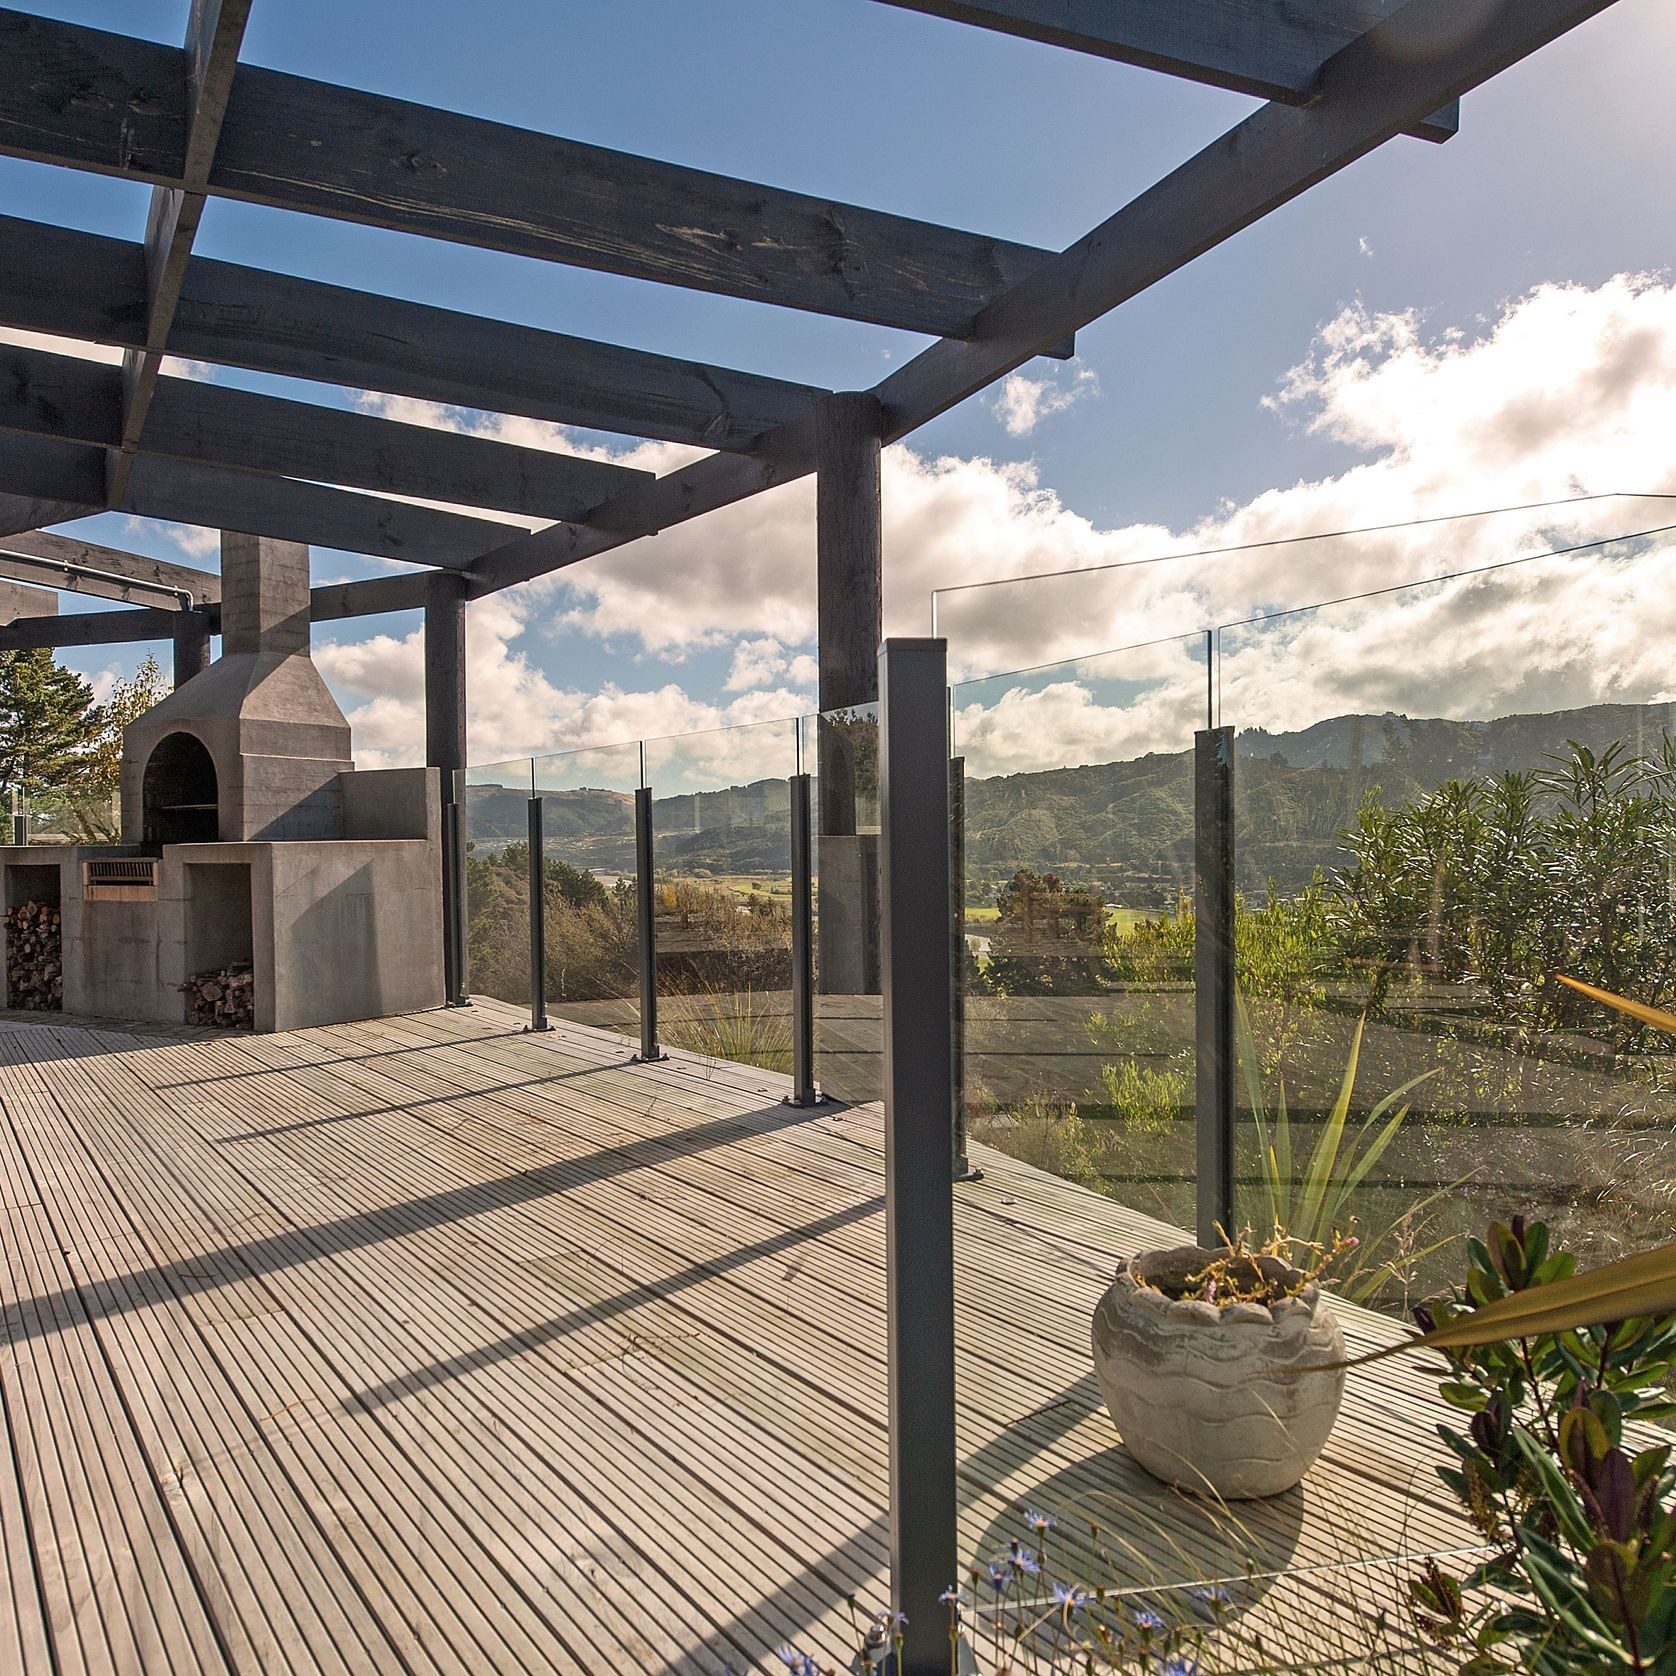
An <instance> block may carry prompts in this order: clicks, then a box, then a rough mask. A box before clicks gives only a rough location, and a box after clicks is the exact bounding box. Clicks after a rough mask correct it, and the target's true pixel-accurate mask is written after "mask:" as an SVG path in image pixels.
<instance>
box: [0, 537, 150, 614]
mask: <svg viewBox="0 0 1676 1676" xmlns="http://www.w3.org/2000/svg"><path fill="white" fill-rule="evenodd" d="M13 539H15V538H14V537H11V536H0V577H5V578H6V580H7V587H8V594H7V597H8V598H19V597H21V598H24V599H29V600H34V599H36V598H39V599H41V600H43V601H45V602H46V604H45V605H43V606H42V607H41V609H43V610H44V609H49V608H50V609H52V610H57V608H58V595H59V593H60V592H63V593H70V594H86V595H88V596H89V597H91V598H93V599H115V600H120V601H121V602H122V603H123V604H124V605H160V606H162V607H163V608H164V609H165V610H179V608H180V601H179V600H178V599H174V600H171V599H170V598H169V596H168V595H166V594H160V593H158V592H157V591H156V590H155V589H153V588H148V587H147V586H146V585H145V584H144V583H141V582H130V581H127V580H126V579H118V580H111V581H107V580H106V579H105V578H104V577H100V576H83V575H81V574H79V573H75V572H71V571H67V570H64V569H62V568H60V567H59V566H57V565H52V564H45V563H43V562H42V561H41V560H39V559H26V558H13V557H12V555H11V554H10V553H7V552H5V551H4V550H3V549H4V546H5V543H6V542H8V541H11V540H13ZM13 584H28V586H27V587H23V586H13ZM21 615H25V616H34V615H37V613H36V612H35V611H33V610H31V611H27V612H23V613H21Z"/></svg>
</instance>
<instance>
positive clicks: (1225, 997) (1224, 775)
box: [1193, 727, 1236, 1246]
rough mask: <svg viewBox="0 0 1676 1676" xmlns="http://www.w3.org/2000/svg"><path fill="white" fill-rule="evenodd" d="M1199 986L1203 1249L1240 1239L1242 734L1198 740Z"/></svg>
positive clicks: (1207, 734)
mask: <svg viewBox="0 0 1676 1676" xmlns="http://www.w3.org/2000/svg"><path fill="white" fill-rule="evenodd" d="M1193 982H1194V991H1195V994H1194V1006H1195V1021H1194V1038H1195V1050H1196V1058H1197V1061H1198V1068H1197V1076H1196V1081H1195V1090H1194V1092H1195V1095H1196V1105H1197V1112H1198V1194H1197V1209H1198V1214H1197V1220H1198V1237H1199V1243H1200V1245H1207V1246H1208V1245H1216V1244H1220V1243H1221V1240H1222V1238H1223V1237H1224V1235H1226V1236H1229V1237H1231V1236H1232V1235H1233V1234H1234V1233H1235V1231H1236V1230H1235V1224H1234V1217H1235V1205H1234V1070H1235V1066H1234V730H1233V729H1232V728H1231V727H1216V728H1205V729H1203V730H1201V731H1200V732H1199V733H1197V734H1195V735H1194V738H1193Z"/></svg>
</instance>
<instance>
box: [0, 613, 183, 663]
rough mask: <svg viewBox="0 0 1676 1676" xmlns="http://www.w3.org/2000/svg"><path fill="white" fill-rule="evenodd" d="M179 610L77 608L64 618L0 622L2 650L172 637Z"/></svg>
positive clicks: (118, 642) (116, 644)
mask: <svg viewBox="0 0 1676 1676" xmlns="http://www.w3.org/2000/svg"><path fill="white" fill-rule="evenodd" d="M179 617H180V613H179V612H178V611H170V610H165V609H164V608H163V607H162V606H157V605H146V606H140V607H137V608H135V609H133V610H128V611H77V612H74V613H72V614H68V615H65V616H62V617H18V618H15V619H14V620H13V621H12V622H9V623H0V651H7V652H22V651H38V650H39V649H41V648H42V647H47V646H127V645H132V644H134V643H135V642H136V641H142V640H172V639H173V638H174V632H175V624H176V622H177V621H178V619H179Z"/></svg>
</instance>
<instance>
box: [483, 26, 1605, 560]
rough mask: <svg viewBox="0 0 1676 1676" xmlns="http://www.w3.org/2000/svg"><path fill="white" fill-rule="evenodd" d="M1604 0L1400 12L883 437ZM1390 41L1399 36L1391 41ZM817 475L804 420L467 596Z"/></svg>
mask: <svg viewBox="0 0 1676 1676" xmlns="http://www.w3.org/2000/svg"><path fill="white" fill-rule="evenodd" d="M1610 4H1612V0H1490V3H1489V5H1488V6H1487V9H1486V10H1485V11H1484V13H1483V14H1482V17H1481V19H1480V25H1479V28H1478V29H1477V31H1476V32H1475V33H1474V34H1473V35H1471V36H1470V37H1469V38H1467V39H1465V40H1463V41H1457V43H1456V44H1455V45H1454V47H1453V48H1452V49H1451V50H1449V51H1447V52H1440V53H1436V54H1433V55H1430V56H1420V55H1416V54H1414V53H1413V52H1411V51H1409V50H1408V42H1409V41H1410V40H1411V39H1412V38H1414V36H1415V35H1418V36H1419V38H1427V37H1431V38H1447V37H1448V32H1449V28H1450V25H1451V21H1452V20H1454V19H1457V18H1458V5H1457V0H1409V3H1408V4H1407V5H1406V6H1405V7H1404V8H1403V9H1402V11H1401V13H1400V14H1398V15H1397V17H1396V18H1395V19H1394V20H1393V21H1392V22H1391V23H1389V24H1385V25H1381V27H1380V28H1378V29H1376V30H1373V31H1371V32H1370V33H1369V34H1367V35H1365V36H1363V37H1361V38H1360V39H1359V40H1358V41H1357V42H1355V43H1354V44H1353V45H1352V46H1350V47H1347V48H1346V49H1345V50H1344V51H1343V52H1341V53H1339V54H1338V55H1337V56H1336V57H1335V58H1334V59H1333V60H1332V61H1331V62H1330V63H1329V64H1328V66H1327V67H1326V70H1325V71H1324V72H1323V76H1322V86H1321V92H1320V95H1319V97H1318V98H1317V99H1316V100H1315V101H1314V102H1313V103H1312V104H1310V105H1308V106H1304V107H1301V108H1299V107H1293V106H1290V105H1282V104H1274V103H1271V104H1268V105H1264V106H1263V107H1262V108H1261V109H1259V110H1257V111H1254V112H1253V113H1252V114H1251V115H1250V116H1249V117H1247V118H1246V119H1245V121H1244V122H1242V123H1240V124H1238V125H1237V126H1236V127H1235V128H1233V129H1231V130H1230V131H1229V132H1228V133H1227V134H1224V135H1223V136H1222V137H1221V138H1220V139H1218V140H1215V141H1213V142H1212V143H1211V144H1210V145H1209V146H1207V147H1206V148H1205V149H1204V150H1203V151H1201V152H1200V153H1199V154H1198V155H1197V156H1195V157H1193V158H1190V159H1189V160H1188V161H1187V162H1186V163H1184V164H1182V165H1181V167H1180V168H1178V169H1176V170H1174V171H1173V172H1172V173H1171V174H1169V175H1166V176H1165V177H1164V179H1163V180H1161V181H1159V182H1158V184H1157V185H1155V186H1153V187H1150V188H1149V189H1148V190H1147V191H1145V192H1143V193H1142V194H1141V195H1140V197H1138V198H1136V199H1135V200H1134V201H1133V202H1131V203H1130V204H1128V205H1127V206H1126V207H1125V208H1123V209H1121V210H1119V211H1118V212H1117V214H1116V215H1114V216H1112V217H1111V218H1110V219H1109V220H1107V221H1105V222H1102V223H1101V225H1100V226H1098V227H1096V228H1095V229H1094V230H1093V231H1092V232H1090V233H1089V234H1087V235H1086V236H1085V237H1084V238H1082V239H1079V240H1078V241H1077V243H1076V244H1074V245H1072V246H1071V247H1070V249H1068V250H1067V251H1065V252H1064V254H1063V255H1061V256H1058V257H1056V258H1055V259H1054V261H1053V262H1052V263H1051V264H1050V265H1049V266H1048V267H1047V268H1044V269H1042V270H1041V271H1040V272H1039V273H1037V274H1036V275H1034V276H1032V277H1031V278H1030V279H1027V280H1025V281H1024V282H1023V283H1022V284H1020V285H1019V286H1017V287H1016V288H1015V289H1014V290H1013V291H1011V292H1009V293H1008V295H1007V296H1005V297H1003V298H1001V299H1000V300H998V301H997V302H995V303H993V304H991V305H990V307H989V308H988V309H987V310H985V312H984V315H983V317H982V319H981V320H980V322H979V334H980V335H979V337H978V339H977V340H976V341H975V342H971V343H967V342H963V341H959V340H956V339H952V338H945V339H944V340H942V341H941V342H939V343H935V344H932V345H931V347H930V348H928V349H925V350H922V351H921V353H920V354H919V355H917V356H916V357H915V358H914V359H913V360H912V361H909V362H908V363H907V364H906V365H904V366H903V367H901V368H899V369H898V370H897V371H896V372H894V373H892V374H891V375H890V377H888V378H886V379H885V380H884V381H883V382H882V383H881V384H880V385H878V386H877V388H876V390H875V392H874V393H875V394H876V395H877V396H878V398H879V401H880V404H881V406H882V407H883V410H884V419H885V436H886V439H887V440H895V439H897V438H900V437H902V436H905V435H907V434H908V433H909V432H911V431H913V430H915V429H917V428H918V427H919V426H920V425H923V424H924V423H925V422H926V421H927V420H929V419H932V418H934V417H935V416H936V415H937V414H939V413H942V412H945V411H946V410H947V409H948V408H951V407H953V406H954V405H955V404H956V403H957V402H960V401H962V400H964V399H965V398H966V397H967V396H969V395H971V394H973V392H975V391H977V390H980V389H982V388H984V387H985V386H986V385H988V384H990V383H993V382H994V380H996V379H997V378H1001V377H1003V376H1004V375H1005V374H1007V373H1009V372H1011V371H1013V369H1014V368H1016V367H1019V366H1021V365H1023V363H1024V362H1025V361H1027V360H1029V359H1030V358H1031V356H1033V355H1035V354H1036V353H1037V352H1038V350H1039V347H1040V345H1042V344H1043V343H1050V342H1054V341H1056V340H1058V339H1060V338H1062V337H1064V336H1065V335H1066V334H1067V333H1069V332H1072V331H1075V330H1077V329H1079V328H1080V327H1082V326H1085V325H1087V324H1088V323H1089V322H1090V321H1092V320H1095V319H1098V318H1099V317H1100V316H1101V315H1102V314H1105V313H1106V312H1107V311H1109V310H1110V309H1112V308H1114V307H1116V306H1117V305H1118V304H1119V303H1121V302H1123V301H1124V300H1125V299H1126V298H1127V297H1130V296H1133V295H1135V294H1136V293H1137V292H1139V291H1141V290H1142V289H1144V288H1145V287H1146V286H1148V285H1152V284H1154V283H1156V282H1157V281H1158V280H1160V279H1162V278H1164V277H1165V276H1166V275H1167V274H1170V273H1173V272H1174V271H1176V270H1177V269H1178V268H1182V267H1185V266H1186V264H1187V263H1188V262H1190V261H1192V260H1193V259H1194V257H1196V256H1200V255H1202V254H1203V253H1204V252H1205V251H1207V250H1210V249H1213V248H1214V247H1215V246H1216V245H1218V244H1221V243H1223V242H1224V241H1226V240H1227V239H1230V238H1232V237H1233V236H1234V235H1235V234H1236V233H1238V232H1239V231H1240V230H1241V229H1242V228H1245V227H1248V226H1249V225H1250V224H1251V223H1252V222H1254V221H1256V220H1258V219H1260V218H1261V217H1262V216H1264V215H1266V214H1267V213H1268V212H1269V211H1270V210H1272V209H1275V208H1278V207H1279V206H1280V205H1281V204H1284V203H1286V202H1287V201H1289V200H1290V199H1292V198H1295V197H1297V196H1298V195H1299V194H1300V193H1302V192H1304V191H1306V190H1307V189H1308V188H1309V187H1310V186H1313V185H1314V184H1316V183H1317V182H1318V181H1322V180H1325V179H1326V178H1327V177H1328V176H1330V175H1333V174H1336V173H1337V172H1338V171H1339V170H1340V169H1343V168H1345V167H1347V166H1348V165H1349V164H1351V163H1353V162H1355V161H1356V159H1357V158H1359V157H1362V156H1364V155H1366V153H1368V152H1369V151H1371V150H1373V149H1374V148H1375V147H1376V146H1378V145H1380V144H1382V143H1383V142H1384V141H1386V140H1388V139H1390V138H1392V137H1393V136H1394V135H1396V134H1400V133H1403V132H1404V131H1406V130H1407V129H1408V128H1409V127H1411V126H1412V125H1413V124H1414V123H1415V122H1416V121H1418V120H1419V118H1420V117H1422V116H1423V115H1424V114H1425V113H1426V112H1427V111H1434V110H1437V109H1438V108H1439V107H1440V106H1442V105H1444V104H1446V103H1447V102H1448V101H1449V100H1451V99H1455V98H1458V97H1459V96H1460V95H1461V94H1463V93H1465V92H1468V91H1470V90H1471V89H1472V88H1473V87H1476V86H1477V85H1478V84H1479V83H1481V82H1484V81H1487V80H1488V79H1489V78H1490V77H1491V76H1493V75H1496V74H1498V73H1499V72H1500V71H1501V70H1503V69H1505V68H1506V67H1507V66H1508V65H1510V64H1513V63H1516V62H1518V60H1519V59H1521V58H1524V57H1526V56H1527V55H1529V54H1530V53H1532V52H1535V51H1536V50H1537V49H1538V48H1539V47H1542V46H1544V45H1546V44H1547V43H1548V42H1549V41H1551V40H1553V39H1554V38H1555V37H1556V36H1558V35H1561V34H1564V33H1565V32H1566V31H1567V30H1568V29H1572V28H1574V27H1575V26H1576V25H1577V24H1579V23H1581V22H1583V21H1584V20H1585V19H1586V18H1589V17H1592V16H1593V15H1594V14H1595V13H1596V12H1600V11H1604V10H1605V9H1606V8H1607V6H1609V5H1610ZM1399 31H1400V32H1399ZM814 468H815V451H814V427H813V425H812V424H810V423H809V422H807V421H804V422H800V423H799V424H796V425H790V426H786V427H784V428H782V429H781V430H779V431H776V432H775V433H773V435H771V436H769V437H766V438H764V440H763V443H762V445H761V447H760V448H759V449H758V450H757V451H756V453H755V454H753V455H752V456H751V457H750V458H748V459H727V460H722V459H720V458H712V459H707V460H699V461H697V462H695V463H694V464H693V465H691V466H688V467H687V468H686V469H685V470H684V471H680V472H674V473H671V474H670V475H669V476H667V477H661V478H659V479H658V480H657V482H655V483H653V484H650V485H648V486H647V487H646V488H645V489H643V490H636V491H631V492H630V493H629V494H627V495H624V496H622V497H620V498H619V499H618V500H617V501H614V502H610V503H608V504H607V505H606V506H603V507H601V508H599V509H598V511H597V512H596V513H595V517H594V522H593V525H592V526H591V527H590V528H588V529H586V530H582V529H577V528H576V527H574V526H572V525H557V526H555V527H553V528H552V529H547V530H537V531H535V532H534V533H532V534H530V535H526V536H521V537H516V538H514V539H513V540H512V541H510V542H508V543H507V544H506V545H505V546H504V547H502V548H500V549H499V550H497V551H495V552H492V553H486V554H484V555H483V556H482V557H481V558H480V559H478V560H477V562H476V563H475V564H474V565H473V566H472V568H471V573H470V574H471V586H472V588H473V590H474V592H477V593H484V592H492V591H493V590H495V589H497V588H504V587H509V586H511V585H513V584H515V583H518V582H524V581H528V580H529V579H530V578H532V577H535V576H540V575H543V574H545V573H546V572H548V571H551V570H555V569H558V568H560V567H561V566H564V565H568V564H574V563H575V562H576V561H577V560H579V559H585V558H591V557H593V556H595V555H596V554H599V553H602V552H605V551H607V550H609V549H610V548H612V547H616V546H620V545H621V544H622V543H623V542H625V541H629V540H632V539H634V538H635V537H636V536H641V535H647V534H650V533H652V532H653V531H655V530H661V529H667V528H669V527H670V526H671V525H672V524H675V523H679V522H681V521H683V520H684V519H685V518H688V517H693V516H696V515H697V514H698V513H701V512H707V511H710V510H712V509H714V508H716V507H720V506H727V505H731V504H732V503H733V502H735V501H739V500H743V499H745V498H747V497H748V496H750V495H753V494H756V493H758V492H759V491H760V490H762V489H764V488H767V487H771V486H772V485H773V484H775V483H783V482H787V481H790V480H791V479H793V478H797V477H803V476H807V475H808V473H809V472H811V471H813V470H814Z"/></svg>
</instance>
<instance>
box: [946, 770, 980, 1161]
mask: <svg viewBox="0 0 1676 1676" xmlns="http://www.w3.org/2000/svg"><path fill="white" fill-rule="evenodd" d="M949 928H950V934H949V1097H950V1099H951V1100H952V1102H953V1106H954V1179H955V1180H956V1181H982V1180H983V1171H982V1170H974V1169H973V1168H972V1160H971V1158H970V1157H969V1156H968V1155H967V1151H966V759H965V757H950V758H949Z"/></svg>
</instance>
